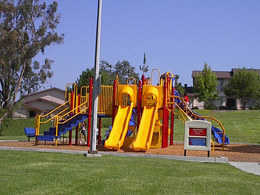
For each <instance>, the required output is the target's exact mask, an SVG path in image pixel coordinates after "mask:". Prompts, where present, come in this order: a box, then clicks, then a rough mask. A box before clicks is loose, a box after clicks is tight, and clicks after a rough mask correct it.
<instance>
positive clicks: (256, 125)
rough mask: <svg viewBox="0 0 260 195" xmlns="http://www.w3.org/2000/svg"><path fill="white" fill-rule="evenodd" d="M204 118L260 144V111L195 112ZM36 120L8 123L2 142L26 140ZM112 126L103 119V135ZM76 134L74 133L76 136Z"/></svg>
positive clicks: (180, 128)
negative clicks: (25, 132) (25, 129)
mask: <svg viewBox="0 0 260 195" xmlns="http://www.w3.org/2000/svg"><path fill="white" fill-rule="evenodd" d="M195 111H196V112H198V113H199V114H201V115H202V116H212V117H215V118H216V119H218V120H220V121H221V122H222V124H223V126H224V128H225V130H226V134H227V136H228V137H229V138H230V141H231V142H235V143H253V144H260V136H259V134H260V122H259V121H260V111H259V110H235V111H216V110H195ZM174 124H175V125H174V141H183V140H184V124H183V123H182V121H181V120H179V119H178V118H177V116H176V117H175V120H174ZM34 125H35V124H34V119H19V120H13V121H8V123H7V125H6V126H5V127H4V128H2V129H1V131H0V135H1V136H0V140H13V139H16V140H17V139H18V140H26V139H27V138H26V136H25V135H24V129H23V127H34ZM109 125H111V118H104V119H102V134H103V135H104V133H105V130H106V129H108V126H109ZM50 126H51V124H50V123H49V124H45V125H43V126H42V128H41V132H43V131H44V130H47V129H48V128H49V127H50ZM74 134H75V133H73V135H74Z"/></svg>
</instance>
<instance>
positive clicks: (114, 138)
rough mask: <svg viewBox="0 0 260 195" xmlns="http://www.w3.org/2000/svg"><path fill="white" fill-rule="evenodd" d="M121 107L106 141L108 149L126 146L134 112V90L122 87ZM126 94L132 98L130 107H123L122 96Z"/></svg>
mask: <svg viewBox="0 0 260 195" xmlns="http://www.w3.org/2000/svg"><path fill="white" fill-rule="evenodd" d="M119 91H120V92H119V95H118V96H119V107H118V111H117V114H116V116H115V120H114V123H113V127H112V130H111V132H110V135H109V137H108V139H107V140H106V141H105V147H106V148H118V149H120V148H121V146H122V145H123V144H124V141H125V136H126V134H127V130H128V125H129V121H130V118H131V115H132V111H133V106H134V102H133V98H132V97H133V89H132V88H131V87H127V86H126V87H122V88H120V89H119ZM123 93H126V94H128V95H129V97H130V101H131V103H130V105H127V106H123V105H122V94H123Z"/></svg>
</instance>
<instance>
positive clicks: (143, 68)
mask: <svg viewBox="0 0 260 195" xmlns="http://www.w3.org/2000/svg"><path fill="white" fill-rule="evenodd" d="M139 68H140V70H141V71H142V72H143V75H144V73H146V72H148V70H149V69H148V65H147V66H146V57H145V53H144V61H143V66H141V65H140V66H139Z"/></svg>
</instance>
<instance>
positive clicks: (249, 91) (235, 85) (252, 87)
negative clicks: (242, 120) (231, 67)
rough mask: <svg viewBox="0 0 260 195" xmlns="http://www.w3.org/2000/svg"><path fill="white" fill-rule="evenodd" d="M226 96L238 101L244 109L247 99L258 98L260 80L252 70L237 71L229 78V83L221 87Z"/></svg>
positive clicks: (259, 95) (259, 94)
mask: <svg viewBox="0 0 260 195" xmlns="http://www.w3.org/2000/svg"><path fill="white" fill-rule="evenodd" d="M222 89H223V91H224V93H225V95H226V96H228V97H232V96H233V97H234V98H236V99H240V100H241V101H242V103H243V108H244V109H245V105H246V102H247V101H248V100H249V99H252V100H256V99H257V98H259V97H260V80H259V75H258V73H257V71H255V70H254V69H246V68H244V67H243V68H242V69H238V70H237V71H236V72H235V73H234V75H233V76H232V77H231V78H230V80H229V83H228V84H227V85H225V86H223V88H222Z"/></svg>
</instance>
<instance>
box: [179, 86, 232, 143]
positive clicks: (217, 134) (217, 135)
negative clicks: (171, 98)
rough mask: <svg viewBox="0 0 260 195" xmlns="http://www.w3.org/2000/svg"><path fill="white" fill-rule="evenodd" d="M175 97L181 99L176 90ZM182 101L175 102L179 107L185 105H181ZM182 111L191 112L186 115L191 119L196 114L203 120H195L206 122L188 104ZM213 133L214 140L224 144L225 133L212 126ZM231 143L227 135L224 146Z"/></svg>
mask: <svg viewBox="0 0 260 195" xmlns="http://www.w3.org/2000/svg"><path fill="white" fill-rule="evenodd" d="M174 95H175V96H178V97H180V95H179V93H178V91H176V90H175V91H174ZM181 101H182V100H181V99H177V98H175V102H176V103H177V104H178V105H183V104H182V103H181ZM185 107H186V108H185ZM181 109H183V110H187V111H188V110H190V111H191V112H189V113H186V114H187V116H189V117H191V115H192V114H193V113H194V114H196V115H198V116H201V117H202V118H194V119H193V120H205V119H204V118H203V116H202V115H201V114H199V113H197V112H195V111H193V110H191V109H190V108H188V107H187V105H186V104H185V106H184V107H181ZM211 133H212V135H213V136H214V138H215V139H216V141H217V142H218V143H219V144H223V132H222V131H221V130H220V129H218V128H217V127H214V126H212V127H211ZM229 142H230V140H229V138H228V137H227V135H225V143H224V144H225V145H228V144H229Z"/></svg>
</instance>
